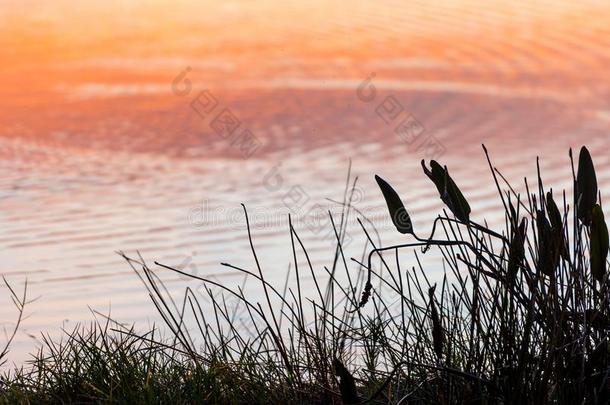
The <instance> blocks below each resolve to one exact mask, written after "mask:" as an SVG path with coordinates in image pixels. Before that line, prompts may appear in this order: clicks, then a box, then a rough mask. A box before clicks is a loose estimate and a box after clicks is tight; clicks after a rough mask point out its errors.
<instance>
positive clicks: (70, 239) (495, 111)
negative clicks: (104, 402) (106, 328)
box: [0, 0, 610, 364]
mask: <svg viewBox="0 0 610 405" xmlns="http://www.w3.org/2000/svg"><path fill="white" fill-rule="evenodd" d="M0 60H1V63H0V170H1V173H2V176H1V177H0V273H2V274H3V275H4V276H5V277H7V279H8V280H9V281H10V282H11V283H13V286H14V287H15V289H21V288H22V287H23V282H24V280H25V279H26V278H27V280H28V284H29V286H28V294H29V297H30V298H36V301H35V302H33V303H32V304H31V305H29V306H28V307H27V308H26V315H28V318H27V319H26V321H25V322H24V324H23V327H22V329H21V330H20V332H19V334H18V336H17V340H16V342H15V344H14V347H13V352H12V353H11V356H10V359H11V360H12V361H14V362H15V363H17V364H21V363H22V362H23V361H24V360H26V359H27V358H28V357H27V353H29V352H31V351H33V350H34V349H35V347H36V345H37V342H38V341H40V333H41V332H45V333H47V332H48V333H49V334H50V335H52V336H56V335H57V334H58V333H59V331H60V330H61V328H62V327H63V328H66V329H70V328H72V327H74V326H75V325H76V324H77V323H79V322H88V321H90V320H91V319H92V313H91V311H92V310H95V311H100V312H102V313H104V314H110V315H111V316H112V317H114V318H116V319H117V320H120V321H123V322H126V323H131V322H136V323H137V324H138V325H141V326H143V327H146V326H147V325H150V324H152V323H153V322H156V321H157V322H158V320H159V319H158V317H157V316H156V314H155V311H154V307H153V306H152V305H151V304H150V303H149V298H148V296H147V293H146V290H145V289H144V287H143V286H142V285H141V282H140V280H139V279H138V277H137V276H136V275H135V274H134V272H133V271H132V270H131V268H130V267H129V266H128V265H127V263H125V261H124V260H123V259H122V258H121V257H120V256H119V255H118V254H117V253H116V252H117V251H124V252H125V253H127V254H129V255H136V254H137V252H140V254H141V255H142V256H143V257H144V259H145V260H147V261H148V262H149V263H151V264H152V262H153V261H154V260H158V261H161V262H163V263H166V264H168V265H173V266H176V267H179V268H182V269H185V270H188V271H190V272H193V273H196V274H199V275H204V276H207V277H212V278H217V279H219V280H221V281H223V282H226V283H228V284H230V285H234V284H237V283H241V282H242V278H241V276H239V275H238V274H237V273H236V272H234V271H231V270H230V269H228V268H226V267H222V266H220V265H219V263H220V262H231V263H233V264H236V265H239V266H243V267H245V268H248V269H252V268H253V267H252V266H253V259H252V257H251V254H250V251H249V244H248V239H247V233H246V228H245V221H244V217H243V211H242V208H241V206H240V203H244V204H246V206H247V207H248V210H249V212H250V220H251V222H252V226H253V237H254V240H255V246H256V248H257V250H258V252H259V257H260V259H261V262H262V264H263V267H264V272H265V274H266V275H268V277H269V278H271V279H272V280H275V281H277V282H278V283H280V284H282V283H283V282H284V279H285V277H286V274H287V270H288V267H289V264H290V262H291V258H292V252H291V249H290V239H289V232H288V214H290V215H292V218H293V220H294V221H295V227H296V228H297V231H299V232H300V234H301V235H302V237H303V239H304V243H305V244H306V246H307V248H308V251H309V253H310V254H311V256H312V259H313V262H314V267H315V269H316V271H320V273H321V274H323V272H324V270H323V266H324V265H329V262H332V259H333V257H334V249H333V238H334V236H333V234H332V228H331V227H330V226H331V225H330V222H329V220H328V216H327V215H328V213H327V211H328V210H329V209H330V210H331V212H332V214H333V215H334V218H335V219H336V221H337V222H339V221H340V211H341V210H340V206H337V204H335V203H333V202H332V201H331V200H334V201H337V200H342V199H343V196H344V190H345V184H346V178H347V176H348V167H349V166H350V162H351V172H350V174H351V180H352V181H353V180H354V179H355V177H356V176H358V180H357V183H356V188H355V192H354V197H353V202H354V205H355V206H356V207H357V208H358V209H359V210H360V211H361V212H362V214H363V215H366V216H367V217H369V218H370V219H371V220H372V221H373V222H374V223H375V224H376V225H377V228H378V229H379V232H380V237H381V240H382V243H383V244H387V243H390V242H392V241H396V240H397V238H396V235H395V232H394V230H393V227H392V225H391V224H390V223H389V222H388V220H387V218H386V209H385V206H384V203H383V201H382V199H381V194H380V193H379V192H378V189H377V186H376V185H375V183H374V180H373V174H375V173H377V174H379V175H381V176H382V177H384V178H386V179H387V180H388V181H389V182H390V183H391V184H393V185H394V186H395V188H396V189H397V190H398V191H399V192H400V194H401V195H402V196H403V198H404V200H405V203H406V205H407V208H408V209H409V211H410V212H411V215H412V217H413V222H414V226H415V227H416V228H418V229H421V230H422V233H427V230H428V229H429V228H430V226H431V221H432V219H433V218H434V217H435V216H436V215H437V214H438V213H439V212H440V210H441V209H442V205H441V202H440V199H439V198H438V193H437V192H436V189H435V188H434V186H433V185H432V184H431V183H430V182H429V181H428V180H427V179H426V178H425V176H424V175H423V173H422V170H421V167H420V160H421V159H437V160H439V161H440V162H441V163H443V164H446V165H448V167H449V170H450V172H451V174H452V176H453V178H454V179H455V180H456V182H457V183H458V185H460V187H462V189H463V190H464V192H465V194H466V196H467V198H468V199H469V200H470V203H471V205H472V206H473V217H474V218H475V219H476V220H477V221H483V220H488V221H489V222H490V224H492V225H497V226H498V227H499V226H500V225H501V224H502V221H503V218H502V217H501V216H499V215H498V212H499V211H497V209H498V208H499V207H500V203H499V200H498V198H497V192H496V189H495V185H494V184H493V182H492V178H491V176H490V174H489V170H488V167H487V163H486V160H485V156H484V154H483V152H482V148H481V144H482V143H485V144H486V146H487V147H488V149H489V151H490V153H491V156H492V158H493V160H494V164H495V165H496V166H497V167H498V168H499V169H501V170H502V172H503V173H504V174H505V176H506V177H507V178H508V179H509V180H511V181H512V182H514V184H515V188H516V189H518V190H520V191H523V190H524V187H523V177H524V176H526V175H527V176H534V175H535V167H536V166H535V159H536V156H540V158H541V168H542V171H543V175H544V177H545V179H546V183H547V184H549V185H551V186H552V187H553V188H554V189H556V190H561V189H562V188H570V187H571V169H570V167H569V162H570V160H569V156H568V150H569V148H570V147H572V148H580V146H581V145H583V144H584V145H587V146H588V147H589V149H590V150H591V153H592V155H593V159H594V162H595V164H596V167H597V170H598V181H599V183H600V189H601V190H602V192H603V191H604V190H606V189H608V186H609V185H610V184H609V183H610V160H609V158H608V154H607V150H608V147H609V146H610V75H609V74H608V66H609V65H610V3H609V2H608V1H607V0H600V1H595V0H584V1H580V2H572V1H567V0H559V1H528V2H514V1H504V0H495V1H487V0H486V1H483V0H442V1H437V2H433V4H431V2H428V1H408V2H405V1H376V2H372V1H371V2H355V1H352V2H336V1H317V0H316V1H310V2H297V1H281V2H280V1H266V2H262V1H260V2H254V1H240V2H233V1H230V2H209V1H192V0H191V1H186V0H183V1H160V0H159V1H152V0H151V1H144V0H125V1H105V2H103V3H102V2H94V1H68V0H55V1H43V0H38V1H30V0H23V1H19V2H16V1H7V0H0ZM576 150H577V149H576ZM358 216H359V215H352V216H351V217H350V218H349V219H348V221H347V241H348V243H347V247H346V248H347V250H348V256H349V257H352V256H354V257H357V256H359V255H360V254H361V252H362V249H363V247H364V241H365V236H364V234H363V232H362V230H361V229H360V228H359V225H358V224H357V222H356V221H355V219H356V218H357V217H358ZM499 229H501V228H499ZM405 260H407V261H408V260H410V259H409V258H408V257H406V258H405ZM352 264H354V263H352ZM436 264H437V267H436V268H435V270H434V271H435V272H436V273H435V274H437V275H440V274H441V272H442V268H441V264H440V262H439V261H438V260H436ZM411 265H413V264H412V263H411V264H406V265H404V268H408V267H410V266H411ZM354 267H355V269H354V271H357V266H356V265H354ZM164 280H165V281H166V283H167V286H168V288H169V289H170V290H171V291H175V292H176V293H177V294H179V293H180V291H182V290H183V289H184V287H185V286H186V285H190V286H191V287H192V288H195V289H196V288H198V287H196V286H193V284H192V282H190V281H188V280H186V279H183V278H181V277H177V276H175V275H174V274H166V275H164ZM0 304H1V305H0V323H1V326H3V327H6V328H10V326H11V325H12V323H13V322H14V319H15V315H16V314H15V311H14V308H13V307H12V306H11V305H10V302H9V297H8V294H4V293H3V294H2V295H1V296H0Z"/></svg>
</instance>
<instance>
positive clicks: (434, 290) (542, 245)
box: [2, 147, 610, 404]
mask: <svg viewBox="0 0 610 405" xmlns="http://www.w3.org/2000/svg"><path fill="white" fill-rule="evenodd" d="M484 151H485V154H486V156H487V161H488V163H489V170H490V175H491V179H492V180H493V183H494V184H495V187H496V188H497V192H498V199H499V202H501V204H502V207H503V210H504V212H503V214H504V215H503V216H504V225H503V226H502V227H500V228H498V229H491V228H490V227H489V226H488V225H487V223H486V222H482V223H480V222H476V220H475V219H474V217H475V215H473V214H474V213H473V212H472V209H471V207H470V205H469V203H468V199H467V196H465V195H464V194H463V193H462V191H461V190H460V188H459V186H458V184H459V179H454V178H452V177H451V175H450V174H449V170H448V168H447V167H445V166H443V165H441V164H439V163H438V162H436V161H431V162H429V163H428V164H426V162H423V161H422V168H423V171H424V175H426V176H427V177H428V178H429V179H430V181H431V186H432V187H435V188H436V189H437V191H438V192H439V196H440V198H441V200H442V202H443V203H444V204H445V206H446V209H445V210H444V211H443V212H442V213H441V214H440V215H438V216H437V217H436V219H435V220H434V221H433V223H432V224H430V228H429V230H427V231H426V230H416V229H415V228H414V226H413V222H412V221H411V217H410V215H409V213H408V210H407V206H408V202H409V200H408V196H407V198H405V199H404V200H403V199H402V198H401V197H400V195H399V193H398V192H397V191H396V190H394V189H393V188H392V186H391V185H390V184H389V183H388V182H387V181H385V180H383V179H382V178H381V177H379V176H376V180H377V183H378V185H379V188H380V190H381V193H380V196H383V198H384V200H385V203H386V205H387V208H388V213H389V215H390V218H391V220H392V222H393V224H394V226H395V227H396V230H397V231H398V232H399V233H400V234H401V235H403V236H402V237H403V238H404V243H401V244H398V245H391V246H383V245H382V244H381V243H380V242H379V238H378V237H377V233H376V230H375V228H374V224H373V223H372V222H370V221H369V220H368V219H367V218H366V217H364V216H363V215H362V213H360V212H359V211H358V210H357V208H356V207H354V206H353V205H352V195H353V190H354V189H355V184H356V181H355V180H354V182H353V183H351V181H348V184H351V188H350V187H346V190H345V193H344V195H345V196H344V200H343V202H342V204H341V206H342V207H343V208H342V211H341V213H340V215H339V216H338V217H337V216H335V215H330V213H329V216H330V220H331V223H332V228H333V232H334V237H335V240H336V249H335V252H334V257H333V260H332V261H331V263H330V264H329V265H328V266H327V267H324V268H315V267H314V266H313V264H312V261H311V259H310V257H309V254H308V252H307V248H306V246H305V244H304V243H303V241H302V239H301V238H300V236H299V234H298V232H297V230H296V229H295V227H294V226H293V224H292V222H291V221H290V223H289V229H288V236H289V238H290V249H291V254H292V258H293V260H292V263H291V277H292V280H293V282H291V283H288V282H286V283H283V284H282V283H280V284H281V285H274V283H272V282H270V281H269V279H268V278H267V277H266V276H265V273H266V272H265V263H264V261H263V260H262V258H259V257H258V255H257V251H256V243H255V238H254V235H252V231H251V229H252V228H251V226H250V222H249V218H248V212H247V210H246V208H245V206H244V215H245V218H246V225H247V234H248V240H249V243H250V252H249V253H250V255H251V258H252V260H251V265H250V266H236V265H232V264H227V263H223V266H225V267H227V268H229V269H232V270H233V271H237V272H240V273H241V274H243V275H244V277H246V279H249V280H253V281H255V282H256V283H257V285H258V286H259V290H258V293H257V294H256V295H254V296H250V295H249V294H247V293H246V291H245V288H244V287H243V284H241V285H236V286H230V285H228V283H221V282H219V281H217V280H215V279H212V278H208V277H204V276H200V275H197V274H191V273H189V272H187V271H185V270H182V269H178V268H174V267H171V266H168V265H165V264H162V263H157V262H155V266H150V265H149V264H147V263H146V262H145V260H144V259H143V258H141V257H137V258H129V257H127V256H125V258H126V260H127V261H128V263H129V264H130V265H131V266H132V267H133V269H134V270H135V271H136V272H137V273H138V275H139V276H140V277H141V279H142V280H143V281H144V283H145V285H146V287H147V289H148V292H149V294H150V297H151V300H152V302H153V305H154V306H155V308H156V309H157V311H158V312H159V314H160V315H161V317H162V318H163V320H164V322H165V324H166V328H167V329H168V330H169V331H170V332H171V334H170V336H169V340H160V339H158V338H155V336H154V335H152V334H138V333H136V332H135V331H134V330H133V329H126V328H125V327H112V328H108V327H106V328H104V329H100V328H99V327H98V328H97V329H94V330H89V331H88V332H87V333H77V332H73V333H72V334H71V335H70V339H69V343H64V344H63V346H61V347H62V348H66V347H67V348H68V349H64V351H62V349H61V348H60V349H57V348H55V346H54V343H52V342H49V343H48V345H47V346H46V349H43V350H42V351H41V352H40V354H39V355H38V357H37V358H36V360H35V361H34V362H33V364H32V365H33V368H32V369H31V370H29V371H27V372H26V371H21V372H19V373H17V374H16V375H13V376H12V377H11V378H7V379H6V382H5V384H4V386H3V389H2V395H3V398H13V399H14V398H17V399H20V400H23V399H24V398H26V399H27V398H30V399H36V400H38V399H41V400H43V401H53V400H57V399H58V398H62V395H69V398H71V399H73V400H74V401H83V400H84V401H87V400H104V401H113V400H117V401H123V400H129V401H135V402H152V403H161V402H165V400H166V399H168V398H172V397H171V395H176V396H175V399H176V402H188V403H195V402H201V403H348V404H356V403H401V404H437V403H439V404H498V403H499V404H603V403H608V402H609V398H610V385H609V384H610V379H609V373H610V362H609V359H610V345H609V341H608V338H609V334H610V312H609V310H610V303H609V298H610V293H609V286H610V282H609V280H608V272H607V255H608V230H607V226H606V223H605V219H604V213H603V210H602V207H601V195H600V193H599V190H598V187H597V179H596V174H595V169H594V166H593V162H592V159H591V156H590V155H589V152H588V151H587V149H586V148H584V147H583V148H582V149H581V151H580V155H579V156H578V162H574V159H573V158H572V153H571V152H570V160H571V173H572V178H573V189H572V190H571V192H569V191H561V192H556V191H553V190H552V189H550V188H548V187H547V186H546V185H545V184H544V182H543V180H542V174H541V172H540V169H539V165H537V173H536V179H535V181H534V182H533V183H531V182H530V181H528V180H527V179H526V180H525V182H524V185H523V186H524V190H525V191H524V192H523V194H521V193H518V192H517V191H516V189H515V188H514V187H513V186H511V185H510V184H509V183H508V182H507V181H506V180H505V178H504V177H503V176H502V175H501V173H500V172H499V171H498V170H497V169H496V168H495V167H493V165H492V163H491V160H490V158H489V155H488V154H487V150H486V149H485V148H484ZM348 178H349V176H348ZM405 202H406V203H407V204H405ZM351 215H356V216H357V217H358V221H359V224H360V226H361V229H362V234H363V237H364V240H365V241H366V242H365V250H364V252H363V255H362V257H359V258H349V257H346V255H345V252H344V250H343V242H344V240H345V239H344V238H345V235H346V226H347V225H346V224H347V222H348V218H349V216H351ZM428 233H429V236H428ZM424 235H426V236H424ZM425 255H437V257H439V260H438V263H437V265H436V266H435V268H434V269H431V268H427V266H428V264H427V263H428V261H424V260H423V258H424V256H425ZM432 257H435V256H432ZM424 263H426V264H424ZM438 269H442V270H443V271H442V272H441V273H440V274H441V276H440V277H435V279H436V282H432V281H431V280H432V279H433V276H435V273H436V274H439V272H438ZM166 273H177V274H180V275H182V276H185V277H188V278H190V279H192V280H193V282H197V283H203V285H204V286H205V287H204V289H203V290H200V289H199V290H195V289H193V288H191V287H188V288H186V290H185V293H184V295H183V296H182V297H180V298H177V297H174V296H173V295H172V294H171V293H170V292H169V290H168V289H166V288H165V286H164V284H163V282H162V279H163V276H164V274H166ZM287 280H288V278H287ZM201 291H203V293H204V294H203V295H202V294H201ZM129 387H133V388H131V389H129ZM174 391H175V394H172V392H174ZM37 395H38V396H37ZM79 395H84V396H79ZM33 402H38V401H33Z"/></svg>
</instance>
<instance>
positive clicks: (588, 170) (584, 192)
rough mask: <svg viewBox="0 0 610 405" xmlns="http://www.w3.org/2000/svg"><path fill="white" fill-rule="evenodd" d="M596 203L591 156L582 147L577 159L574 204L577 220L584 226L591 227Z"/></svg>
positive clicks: (595, 183)
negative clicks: (575, 205)
mask: <svg viewBox="0 0 610 405" xmlns="http://www.w3.org/2000/svg"><path fill="white" fill-rule="evenodd" d="M596 202H597V177H596V175H595V167H594V166H593V160H592V159H591V154H590V153H589V151H588V150H587V148H585V147H584V146H583V147H582V148H581V149H580V156H579V157H578V174H577V176H576V204H577V214H578V219H580V220H581V221H582V223H583V224H585V225H591V219H592V218H591V216H592V212H591V211H592V210H593V206H594V205H595V203H596Z"/></svg>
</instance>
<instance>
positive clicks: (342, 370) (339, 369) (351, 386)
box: [333, 359, 360, 404]
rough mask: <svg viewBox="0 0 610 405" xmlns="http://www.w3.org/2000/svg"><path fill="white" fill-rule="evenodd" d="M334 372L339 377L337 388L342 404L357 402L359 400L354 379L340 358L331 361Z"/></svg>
mask: <svg viewBox="0 0 610 405" xmlns="http://www.w3.org/2000/svg"><path fill="white" fill-rule="evenodd" d="M333 365H334V367H335V374H336V375H337V376H338V377H339V390H340V391H341V400H342V401H343V403H344V404H357V403H358V402H360V398H359V397H358V391H357V390H356V380H354V376H353V375H352V373H350V372H349V370H348V369H347V368H346V367H345V366H344V365H343V363H341V360H339V359H335V360H334V361H333Z"/></svg>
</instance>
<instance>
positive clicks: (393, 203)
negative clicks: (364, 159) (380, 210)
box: [375, 175, 414, 235]
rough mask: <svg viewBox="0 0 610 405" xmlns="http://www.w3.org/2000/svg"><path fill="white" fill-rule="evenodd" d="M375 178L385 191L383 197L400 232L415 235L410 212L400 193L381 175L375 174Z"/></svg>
mask: <svg viewBox="0 0 610 405" xmlns="http://www.w3.org/2000/svg"><path fill="white" fill-rule="evenodd" d="M375 180H377V184H379V188H380V189H381V192H382V193H383V198H385V202H386V204H387V206H388V211H389V212H390V218H392V222H393V223H394V226H395V227H396V229H397V230H398V232H400V233H410V234H412V235H414V233H413V224H412V223H411V217H409V213H408V212H407V209H406V208H405V206H404V204H403V203H402V200H401V199H400V197H399V196H398V193H396V191H394V189H393V188H392V186H390V185H389V184H388V183H387V182H386V181H385V180H384V179H382V178H381V177H379V176H377V175H375Z"/></svg>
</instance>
